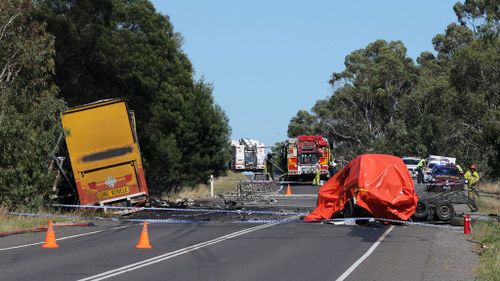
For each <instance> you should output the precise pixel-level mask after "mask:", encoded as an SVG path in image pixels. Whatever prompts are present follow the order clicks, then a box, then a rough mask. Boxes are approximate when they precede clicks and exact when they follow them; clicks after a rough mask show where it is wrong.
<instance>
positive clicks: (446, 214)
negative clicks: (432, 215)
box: [436, 203, 455, 221]
mask: <svg viewBox="0 0 500 281" xmlns="http://www.w3.org/2000/svg"><path fill="white" fill-rule="evenodd" d="M454 214H455V210H454V209H453V205H452V204H451V203H437V204H436V216H437V217H438V219H440V220H442V221H447V220H450V219H451V218H452V217H453V215H454Z"/></svg>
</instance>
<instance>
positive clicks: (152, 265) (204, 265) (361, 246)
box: [0, 186, 477, 281]
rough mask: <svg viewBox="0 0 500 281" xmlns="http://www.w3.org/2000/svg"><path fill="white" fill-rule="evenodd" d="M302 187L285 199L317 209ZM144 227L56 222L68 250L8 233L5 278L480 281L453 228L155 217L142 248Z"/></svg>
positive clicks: (0, 255) (2, 251)
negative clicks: (159, 219) (177, 221)
mask: <svg viewBox="0 0 500 281" xmlns="http://www.w3.org/2000/svg"><path fill="white" fill-rule="evenodd" d="M301 188H304V189H305V190H307V188H308V187H306V186H301V187H299V188H298V189H297V187H295V186H292V190H293V191H292V192H293V193H294V194H297V195H294V196H290V197H286V198H285V197H283V198H281V199H278V204H283V205H287V206H291V207H293V206H294V205H307V204H310V205H309V206H310V207H311V208H312V207H313V206H314V201H315V197H314V196H302V195H300V192H301V191H300V190H301ZM309 188H311V189H313V187H309ZM311 202H313V203H311ZM311 204H312V205H311ZM141 227H142V226H141V225H140V224H128V223H120V222H113V223H104V222H99V223H97V224H96V226H94V227H76V228H56V235H57V237H58V238H59V239H61V238H63V239H61V240H58V244H59V245H60V248H59V249H42V248H41V247H40V244H39V243H40V242H41V241H43V239H44V236H45V234H44V233H27V234H21V235H13V236H7V237H3V238H0V272H1V276H0V280H148V281H149V280H184V281H185V280H473V279H474V278H473V267H474V266H476V265H477V257H476V256H475V255H474V254H472V253H471V250H472V249H473V245H472V244H471V243H470V242H467V241H466V238H467V237H465V236H464V235H463V234H462V233H461V232H460V231H457V230H456V229H452V228H450V229H437V228H431V227H403V226H384V227H380V228H371V227H365V226H336V225H329V224H317V223H315V224H310V223H282V224H234V223H205V224H160V223H158V224H154V223H153V224H150V225H149V238H150V241H151V244H152V246H153V249H150V250H138V249H135V248H134V246H135V244H136V243H137V241H138V238H139V234H140V231H141ZM90 232H94V233H91V234H88V235H84V236H74V237H71V236H72V235H79V234H84V233H90ZM64 237H70V238H66V239H64ZM30 243H38V244H35V245H30ZM23 245H27V246H23ZM12 247H15V248H12ZM339 278H341V279H339ZM342 278H343V279H342Z"/></svg>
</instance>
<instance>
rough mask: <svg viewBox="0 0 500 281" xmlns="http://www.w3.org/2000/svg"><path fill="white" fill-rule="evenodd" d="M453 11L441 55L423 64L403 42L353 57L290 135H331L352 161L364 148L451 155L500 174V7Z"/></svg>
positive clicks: (481, 4) (480, 4) (477, 4)
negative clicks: (326, 94)
mask: <svg viewBox="0 0 500 281" xmlns="http://www.w3.org/2000/svg"><path fill="white" fill-rule="evenodd" d="M453 9H454V11H455V13H456V15H457V17H458V21H459V24H456V23H452V24H450V25H448V27H447V28H446V30H445V32H444V34H438V35H436V36H435V37H434V38H433V39H432V43H433V46H434V49H435V54H433V53H431V52H423V53H422V54H421V55H420V56H419V57H418V58H417V61H416V63H415V62H414V61H413V60H412V59H411V58H409V57H408V56H407V54H406V48H405V46H404V45H403V43H402V42H400V41H391V42H386V41H384V40H377V41H375V42H373V43H370V44H369V45H368V46H367V47H366V48H363V49H360V50H356V51H354V52H352V53H351V54H349V55H348V56H347V57H346V59H345V70H343V71H342V72H338V73H333V74H332V76H331V79H330V84H331V85H332V86H333V89H334V91H333V94H332V95H331V96H330V97H329V98H327V99H324V100H319V101H317V103H316V105H315V106H314V107H313V108H312V112H311V113H309V112H307V111H303V110H301V111H299V112H298V113H297V115H296V116H295V117H293V118H292V120H291V121H290V124H289V127H288V135H289V136H290V137H293V136H296V135H300V134H312V133H314V134H322V135H324V136H327V137H328V138H329V140H330V142H331V143H332V144H333V152H334V155H335V156H336V157H338V158H343V159H345V160H347V161H348V160H350V159H352V158H353V157H355V156H357V155H359V154H362V153H388V154H394V155H400V156H404V155H417V156H422V157H423V156H426V155H428V154H438V155H448V156H455V157H457V158H458V162H459V163H460V164H462V165H467V164H468V163H471V162H475V163H478V164H479V166H480V169H481V172H482V173H483V174H484V175H486V176H489V177H491V178H498V177H500V107H499V106H500V104H499V100H500V53H499V52H500V39H499V34H500V23H499V18H500V10H499V9H500V8H499V6H498V4H496V1H490V0H466V1H465V2H464V3H457V4H455V5H454V7H453Z"/></svg>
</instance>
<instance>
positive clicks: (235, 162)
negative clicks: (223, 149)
mask: <svg viewBox="0 0 500 281" xmlns="http://www.w3.org/2000/svg"><path fill="white" fill-rule="evenodd" d="M231 149H232V157H231V165H230V166H231V169H232V170H233V171H239V172H243V171H264V169H265V168H266V151H265V145H264V144H263V143H259V142H258V141H256V140H253V139H246V138H243V139H239V140H233V141H231Z"/></svg>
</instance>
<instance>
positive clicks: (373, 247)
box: [336, 225, 394, 281]
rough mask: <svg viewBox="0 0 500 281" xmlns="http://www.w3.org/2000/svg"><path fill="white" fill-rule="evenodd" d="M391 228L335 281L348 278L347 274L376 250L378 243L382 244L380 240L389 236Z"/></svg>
mask: <svg viewBox="0 0 500 281" xmlns="http://www.w3.org/2000/svg"><path fill="white" fill-rule="evenodd" d="M393 228H394V225H391V226H390V227H389V228H388V229H387V230H386V231H385V232H384V234H382V236H380V237H379V238H378V239H377V242H375V243H373V245H372V246H371V247H370V249H368V251H366V253H365V254H364V255H362V256H361V257H360V258H359V259H358V260H357V261H356V262H354V263H353V264H352V265H351V267H349V268H348V269H347V270H346V271H345V272H344V273H343V274H342V275H340V277H339V278H337V280H336V281H343V280H345V279H346V278H347V276H349V274H351V273H352V272H353V271H354V270H355V269H356V267H358V266H359V265H360V264H361V263H362V262H363V261H364V260H365V259H366V258H367V257H368V256H369V255H370V254H371V253H372V252H373V251H374V250H375V248H377V246H378V245H379V244H380V242H382V240H384V238H385V236H387V234H389V232H391V230H392V229H393Z"/></svg>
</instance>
